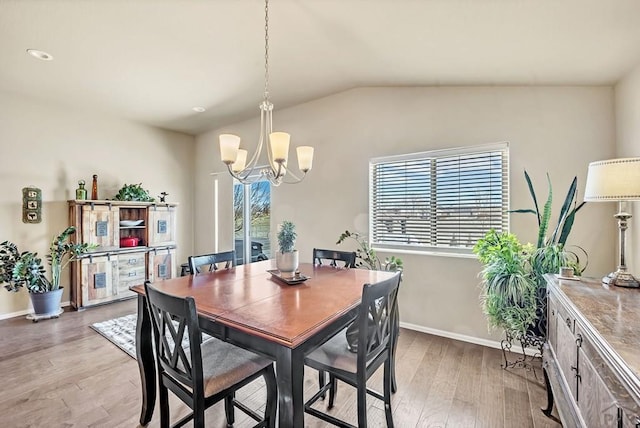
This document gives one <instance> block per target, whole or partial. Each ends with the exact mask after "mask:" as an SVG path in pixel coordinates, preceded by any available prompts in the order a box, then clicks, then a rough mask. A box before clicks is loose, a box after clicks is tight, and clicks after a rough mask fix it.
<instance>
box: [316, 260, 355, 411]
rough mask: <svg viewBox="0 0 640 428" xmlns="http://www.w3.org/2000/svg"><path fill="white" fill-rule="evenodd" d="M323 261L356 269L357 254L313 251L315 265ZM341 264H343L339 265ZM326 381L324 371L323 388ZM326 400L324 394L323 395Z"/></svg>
mask: <svg viewBox="0 0 640 428" xmlns="http://www.w3.org/2000/svg"><path fill="white" fill-rule="evenodd" d="M323 260H324V261H325V262H328V263H329V266H333V267H346V268H355V267H356V252H355V251H339V250H325V249H322V248H314V249H313V264H314V265H323V264H324V263H323ZM339 262H341V263H339ZM325 381H326V375H325V373H324V371H322V370H320V371H319V372H318V385H320V388H322V387H323V386H324V384H325ZM322 399H323V400H324V394H323V395H322Z"/></svg>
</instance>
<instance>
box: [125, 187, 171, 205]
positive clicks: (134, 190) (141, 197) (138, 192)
mask: <svg viewBox="0 0 640 428" xmlns="http://www.w3.org/2000/svg"><path fill="white" fill-rule="evenodd" d="M163 193H164V195H163V196H166V195H168V193H166V192H163ZM113 199H115V200H116V201H141V202H155V199H154V198H153V197H152V196H151V195H150V194H149V192H148V191H147V190H146V189H144V188H143V187H142V183H138V184H125V185H124V186H122V187H121V188H120V190H118V193H117V194H116V196H114V197H113ZM162 199H164V197H163V198H162ZM162 202H164V201H162Z"/></svg>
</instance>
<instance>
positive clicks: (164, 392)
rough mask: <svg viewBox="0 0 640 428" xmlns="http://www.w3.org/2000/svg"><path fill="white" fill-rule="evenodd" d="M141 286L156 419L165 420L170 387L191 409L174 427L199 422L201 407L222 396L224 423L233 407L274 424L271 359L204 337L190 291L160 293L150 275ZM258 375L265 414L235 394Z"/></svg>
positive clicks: (201, 420) (260, 421)
mask: <svg viewBox="0 0 640 428" xmlns="http://www.w3.org/2000/svg"><path fill="white" fill-rule="evenodd" d="M144 288H145V294H146V298H147V302H148V310H149V313H150V315H151V326H152V329H153V337H154V342H155V350H156V361H157V370H158V381H159V385H158V390H159V394H158V395H159V398H160V425H161V426H163V427H165V426H167V427H168V426H169V420H170V415H169V398H168V391H169V390H171V391H172V392H173V393H174V394H175V395H176V396H178V398H180V399H181V400H182V401H183V402H184V403H185V404H186V405H187V406H189V407H190V408H191V409H192V410H193V412H192V413H190V414H188V415H187V416H185V417H183V418H182V419H181V420H180V421H178V422H177V423H176V424H175V425H174V426H176V427H180V426H183V425H184V424H185V423H187V422H189V421H191V420H193V426H194V427H198V428H200V427H204V426H205V419H204V413H205V409H206V408H208V407H210V406H212V405H214V404H215V403H216V402H218V401H220V400H223V399H224V402H225V414H226V418H227V426H233V423H234V421H235V415H234V407H237V408H239V409H240V410H242V411H243V412H244V413H246V414H247V415H249V416H250V417H251V418H252V419H254V420H255V421H257V422H258V424H257V425H255V427H261V428H264V427H273V426H275V420H276V409H277V399H278V389H277V382H276V378H275V372H274V369H273V363H272V361H270V360H268V359H266V358H263V357H260V356H259V355H257V354H254V353H252V352H249V351H246V350H244V349H242V348H239V347H237V346H235V345H233V344H231V343H228V342H224V341H222V340H219V339H216V338H212V337H208V336H205V339H206V340H205V341H204V342H203V341H202V339H203V334H202V332H201V331H200V327H199V325H198V314H197V312H196V304H195V300H194V299H193V297H177V296H172V295H169V294H166V293H163V292H161V291H159V290H157V289H156V288H154V287H153V286H152V285H151V283H150V282H149V281H146V282H145V284H144ZM203 355H205V356H206V358H205V360H203V358H202V356H203ZM260 376H262V377H264V380H265V383H266V390H267V403H266V406H265V407H264V415H259V414H258V413H257V412H256V411H254V410H252V409H251V408H249V407H247V406H246V405H245V404H243V403H241V402H239V401H238V400H237V399H236V398H235V394H236V391H237V390H238V389H239V388H242V387H243V386H245V385H247V384H249V383H250V382H253V381H254V380H255V379H257V378H258V377H260Z"/></svg>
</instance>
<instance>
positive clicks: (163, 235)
mask: <svg viewBox="0 0 640 428" xmlns="http://www.w3.org/2000/svg"><path fill="white" fill-rule="evenodd" d="M148 217H149V221H148V222H147V233H148V239H147V242H148V244H147V246H149V247H162V246H170V245H175V244H176V209H175V207H171V206H169V207H156V206H151V207H149V209H148Z"/></svg>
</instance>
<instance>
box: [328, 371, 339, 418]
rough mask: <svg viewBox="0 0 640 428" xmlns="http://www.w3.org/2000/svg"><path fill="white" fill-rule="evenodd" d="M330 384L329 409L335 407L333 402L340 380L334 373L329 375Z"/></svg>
mask: <svg viewBox="0 0 640 428" xmlns="http://www.w3.org/2000/svg"><path fill="white" fill-rule="evenodd" d="M329 384H330V386H329V405H328V406H327V409H333V402H334V401H335V398H336V392H338V380H337V379H336V378H335V376H334V375H332V374H330V375H329Z"/></svg>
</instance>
